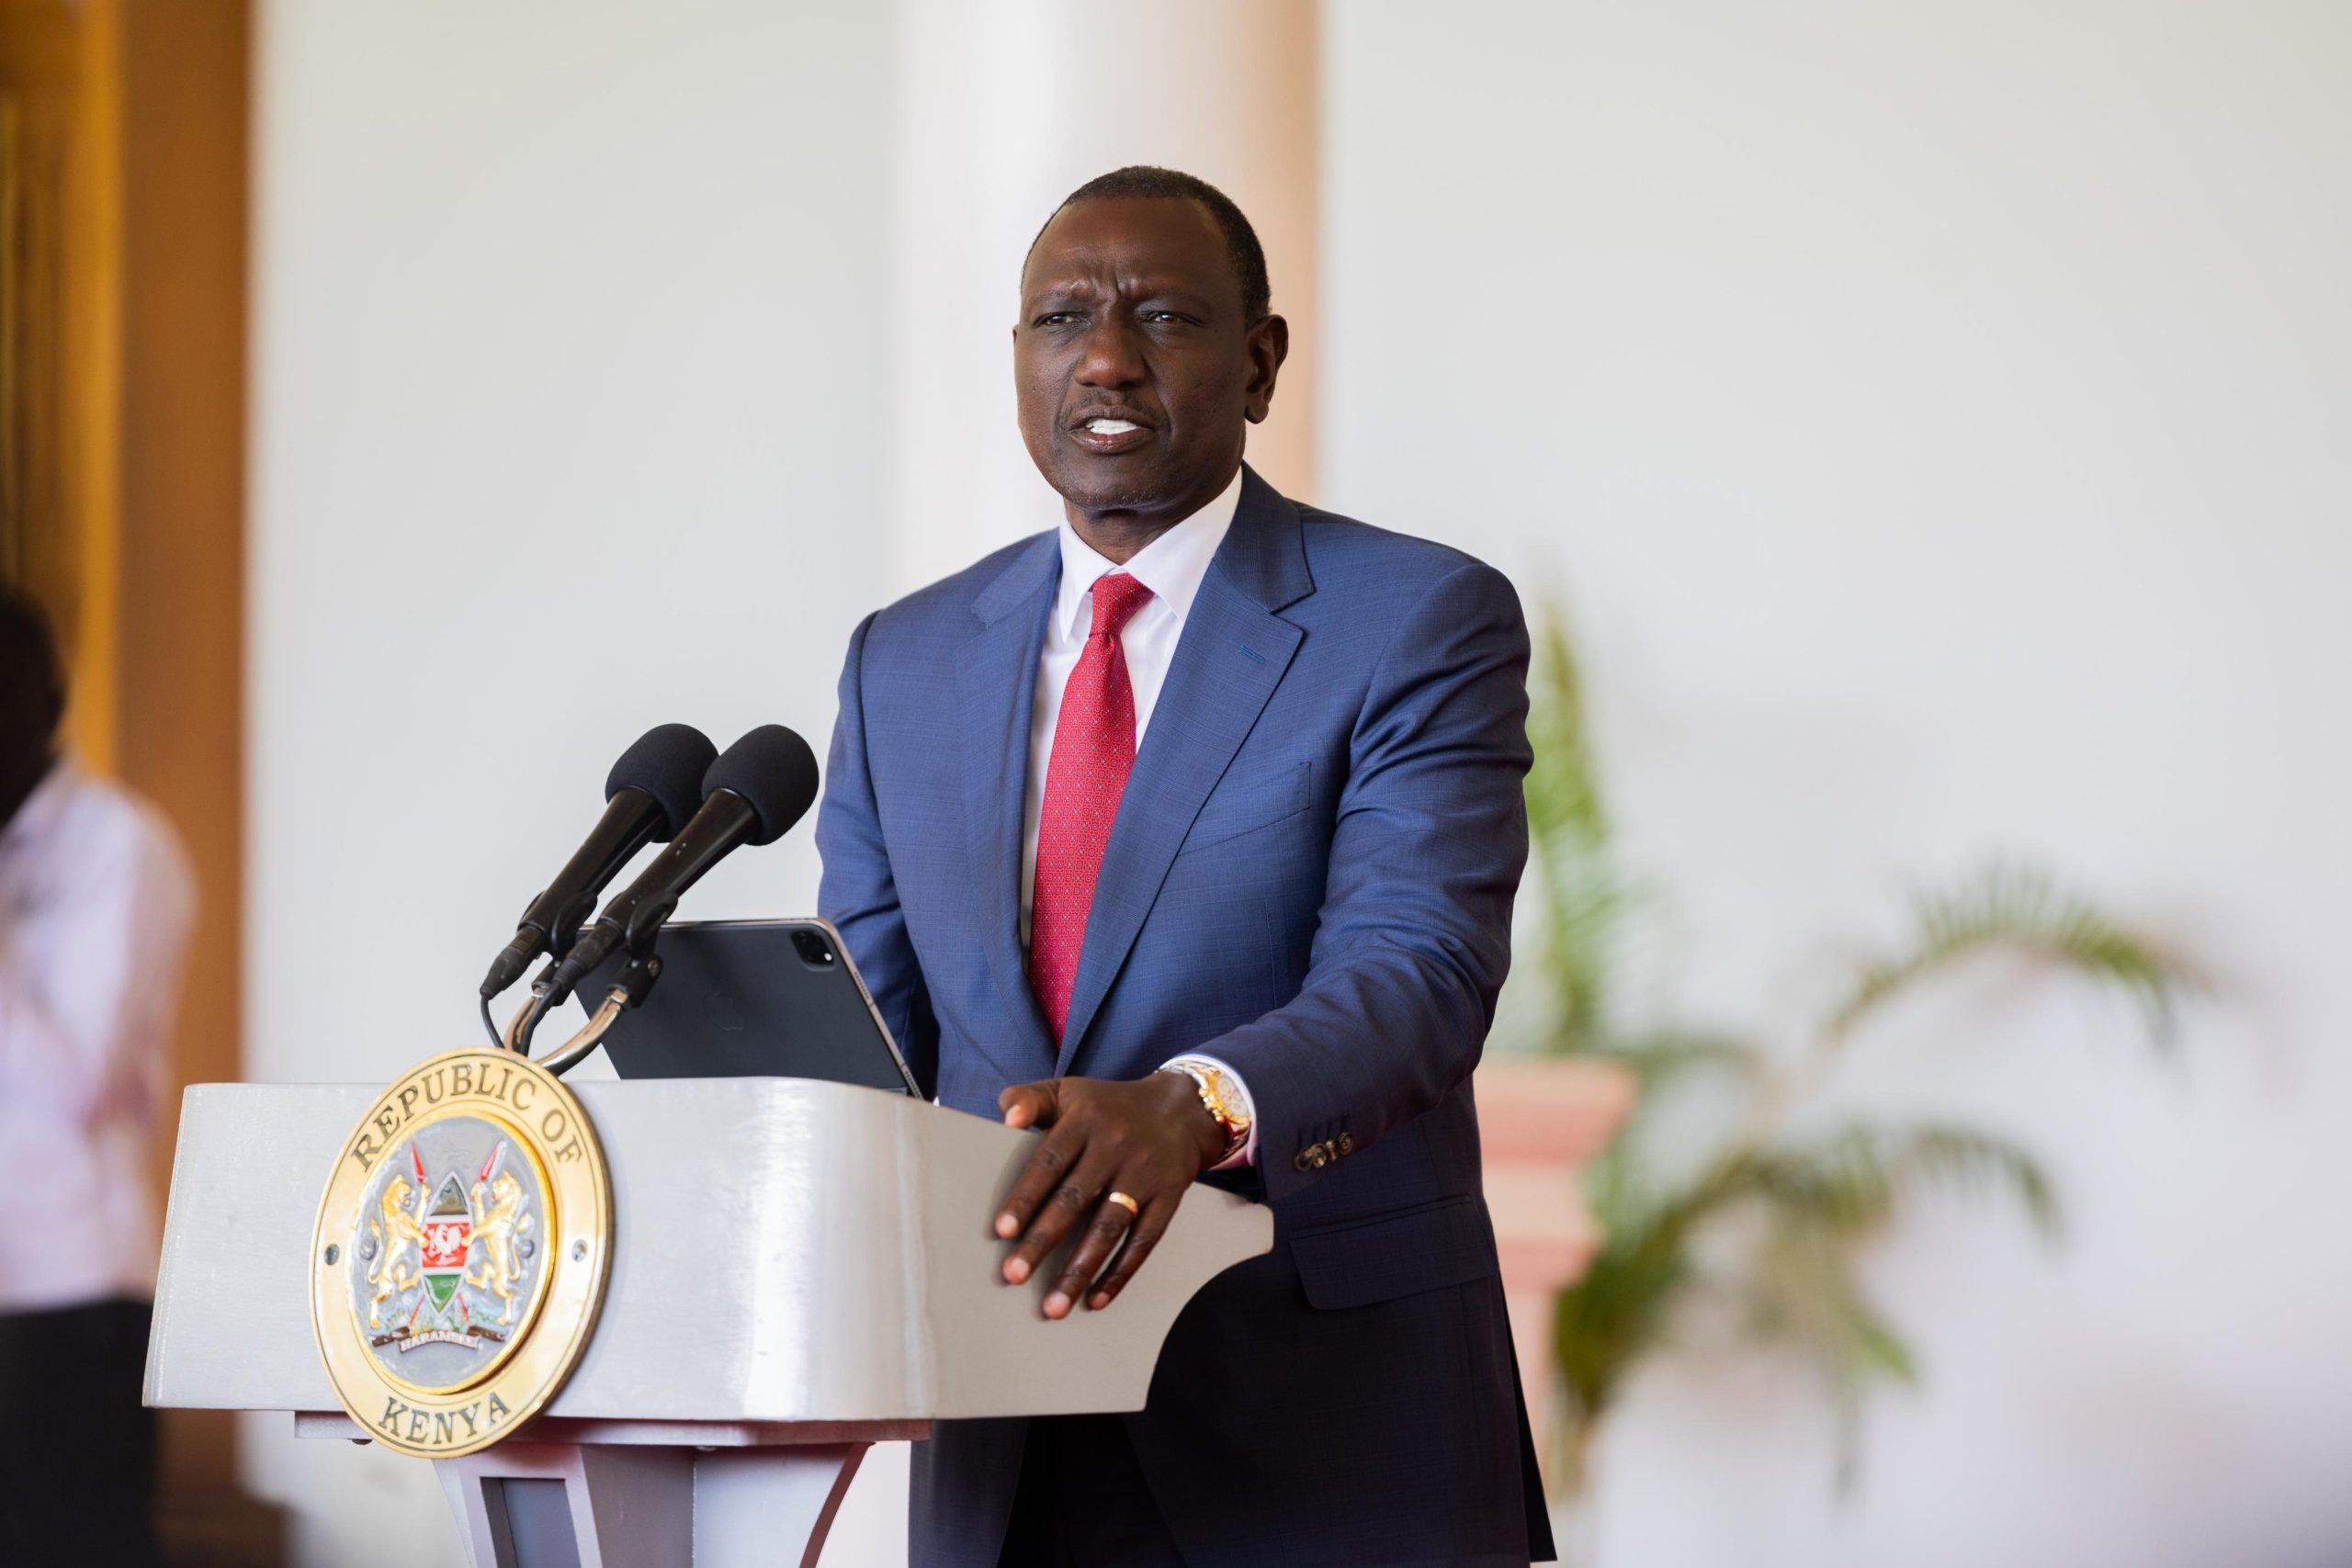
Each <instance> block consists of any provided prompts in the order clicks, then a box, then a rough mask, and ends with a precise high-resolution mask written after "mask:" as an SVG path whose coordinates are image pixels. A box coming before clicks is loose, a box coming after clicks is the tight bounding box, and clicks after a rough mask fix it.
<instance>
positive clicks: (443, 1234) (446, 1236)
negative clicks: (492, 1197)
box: [424, 1171, 474, 1315]
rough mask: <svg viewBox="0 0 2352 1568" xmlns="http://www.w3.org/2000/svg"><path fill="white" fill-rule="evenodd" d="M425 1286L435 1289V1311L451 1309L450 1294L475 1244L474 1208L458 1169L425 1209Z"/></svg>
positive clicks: (449, 1176) (462, 1273)
mask: <svg viewBox="0 0 2352 1568" xmlns="http://www.w3.org/2000/svg"><path fill="white" fill-rule="evenodd" d="M473 1233H474V1222H473V1211H472V1210H471V1209H469V1208H468V1207H467V1206H466V1190H465V1187H464V1186H463V1185H462V1184H461V1183H460V1182H459V1181H458V1176H457V1173H456V1172H455V1171H452V1172H450V1173H449V1174H448V1175H447V1176H445V1177H443V1178H442V1179H441V1185H440V1187H439V1188H438V1189H437V1190H435V1192H434V1194H433V1201H432V1203H431V1204H429V1205H428V1206H427V1207H426V1209H425V1211H424V1288H425V1289H426V1290H427V1291H429V1292H432V1295H433V1310H434V1312H435V1314H436V1315H438V1314H444V1313H447V1311H448V1310H449V1301H450V1298H451V1297H453V1296H455V1295H456V1294H457V1293H458V1284H459V1282H460V1281H462V1280H464V1279H465V1275H466V1248H467V1247H470V1246H471V1245H472V1244H473Z"/></svg>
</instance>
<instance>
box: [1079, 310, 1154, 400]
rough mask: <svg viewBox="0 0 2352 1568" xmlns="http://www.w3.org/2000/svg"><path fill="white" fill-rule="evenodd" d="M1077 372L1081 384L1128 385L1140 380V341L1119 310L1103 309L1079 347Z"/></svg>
mask: <svg viewBox="0 0 2352 1568" xmlns="http://www.w3.org/2000/svg"><path fill="white" fill-rule="evenodd" d="M1077 376H1078V384H1079V385H1080V386H1081V387H1103V388H1111V387H1132V386H1134V385H1135V384H1136V382H1138V381H1140V380H1142V379H1143V378H1144V362H1143V353H1142V344H1140V343H1139V342H1137V340H1136V333H1135V331H1134V323H1133V322H1131V321H1127V320H1126V319H1125V317H1124V315H1122V314H1121V313H1120V312H1117V311H1106V312H1104V315H1103V319H1101V320H1098V321H1096V322H1095V323H1094V325H1093V327H1092V328H1091V330H1089V331H1088V333H1087V334H1086V342H1085V343H1084V344H1082V345H1081V346H1080V352H1079V357H1078V371H1077Z"/></svg>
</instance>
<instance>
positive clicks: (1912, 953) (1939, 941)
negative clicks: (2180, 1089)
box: [1824, 863, 2201, 1048]
mask: <svg viewBox="0 0 2352 1568" xmlns="http://www.w3.org/2000/svg"><path fill="white" fill-rule="evenodd" d="M2002 951H2006V952H2011V953H2023V954H2026V955H2028V956H2030V957H2038V958H2041V959H2045V960H2048V961H2050V962H2052V963H2056V964H2063V965H2065V966H2067V967H2069V968H2072V969H2074V970H2075V971H2076V972H2078V973H2080V974H2082V975H2085V976H2088V977H2090V978H2092V979H2094V980H2098V981H2102V982H2104V983H2106V984H2108V985H2111V986H2114V987H2118V988H2119V989H2120V990H2121V991H2123V992H2124V993H2125V994H2126V995H2127V996H2129V997H2130V998H2131V999H2132V1001H2133V1002H2134V1003H2135V1004H2136V1005H2137V1006H2138V1007H2139V1009H2140V1010H2141V1013H2142V1015H2143V1017H2144V1018H2145V1019H2146V1021H2147V1025H2148V1030H2149V1033H2150V1036H2151V1038H2152V1039H2153V1040H2154V1043H2156V1044H2157V1045H2158V1046H2159V1047H2160V1048H2164V1047H2168V1046H2169V1045H2170V1044H2171V1043H2172V1041H2173V1039H2174V1032H2175V1010H2176V1008H2177V1003H2178V1001H2179V998H2180V997H2181V994H2182V993H2183V992H2184V991H2188V990H2191V989H2194V988H2196V987H2198V986H2199V985H2200V984H2201V981H2200V978H2199V976H2198V974H2197V972H2196V971H2195V969H2194V968H2193V967H2192V966H2190V965H2189V964H2188V963H2187V962H2185V961H2184V960H2182V959H2180V958H2177V957H2176V956H2174V955H2172V954H2169V953H2165V952H2164V951H2162V950H2161V949H2159V948H2158V947H2156V946H2155V945H2154V943H2152V942H2148V941H2147V940H2145V939H2144V938H2142V937H2140V936H2138V935H2135V934H2134V933H2133V932H2131V931H2128V930H2126V929H2125V928H2124V927H2122V926H2121V925H2120V924H2118V923H2117V922H2116V921H2114V920H2113V919H2109V917H2108V916H2107V915H2105V914H2104V913H2102V912H2101V911H2100V910H2099V909H2098V907H2097V906H2095V905H2093V904H2091V903H2090V902H2089V901H2088V900H2086V899H2085V898H2083V897H2079V896H2078V895H2076V894H2075V893H2073V892H2071V891H2069V890H2068V889H2066V888H2064V887H2062V886H2060V885H2059V884H2058V883H2057V881H2056V880H2055V879H2054V878H2052V876H2051V875H2050V874H2047V873H2046V872H2042V871H2040V870H2037V869H2035V868H2032V867H2030V866H2018V865H2008V864H1999V863H1996V864H1993V865H1990V866H1986V867H1984V868H1982V869H1980V870H1978V871H1976V872H1974V873H1973V874H1970V875H1969V876H1967V877H1965V878H1964V879H1962V881H1960V882H1959V883H1957V884H1956V885H1954V886H1951V887H1950V888H1946V889H1943V890H1940V891H1933V890H1931V891H1928V892H1924V893H1921V894H1918V895H1917V896H1915V897H1914V898H1913V900H1912V934H1911V939H1910V942H1909V945H1908V946H1907V947H1905V949H1904V950H1903V951H1901V952H1899V953H1894V954H1891V955H1888V956H1885V957H1882V958H1877V959H1873V960H1871V961H1869V962H1868V963H1865V964H1863V965H1862V966H1861V971H1860V975H1859V976H1857V978H1856V981H1855V984H1854V987H1853V989H1852V990H1851V991H1849V993H1848V994H1847V996H1846V998H1845V999H1844V1000H1843V1001H1841V1002H1840V1003H1838V1006H1837V1007H1836V1008H1835V1009H1834V1010H1831V1012H1830V1014H1829V1016H1828V1019H1827V1021H1826V1024H1825V1026H1824V1032H1825V1034H1826V1035H1827V1036H1829V1037H1831V1038H1837V1037H1840V1036H1843V1035H1845V1034H1846V1033H1848V1032H1850V1031H1851V1030H1852V1029H1853V1027H1854V1026H1855V1024H1856V1023H1858V1022H1859V1021H1860V1020H1861V1019H1862V1018H1863V1017H1864V1016H1865V1015H1866V1014H1868V1013H1869V1012H1871V1010H1873V1009H1875V1008H1877V1007H1879V1006H1880V1005H1882V1004H1883V1003H1884V1002H1885V1001H1886V999H1887V998H1890V997H1892V996H1894V995H1895V994H1896V993H1897V992H1899V991H1902V990H1904V989H1905V988H1906V987H1909V986H1911V985H1912V984H1914V983H1915V982H1917V981H1918V980H1920V979H1922V978H1924V977H1926V976H1930V975H1935V974H1939V973H1940V972H1942V971H1944V970H1947V969H1950V968H1952V967H1954V966H1955V965H1957V964H1961V963H1963V962H1965V961H1966V960H1968V959H1971V958H1973V957H1976V956H1977V955H1979V954H1982V953H1993V952H2002Z"/></svg>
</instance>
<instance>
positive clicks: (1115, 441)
mask: <svg viewBox="0 0 2352 1568" xmlns="http://www.w3.org/2000/svg"><path fill="white" fill-rule="evenodd" d="M1069 434H1070V436H1071V439H1073V440H1075V441H1076V442H1077V443H1078V444H1079V445H1080V446H1083V447H1084V448H1086V449H1087V450H1088V451H1090V452H1100V453H1104V454H1110V455H1115V454H1117V453H1121V452H1131V451H1134V450H1135V449H1136V447H1138V446H1148V445H1149V444H1150V442H1151V427H1150V426H1149V425H1147V424H1144V423H1140V422H1139V421H1136V420H1132V419H1125V418H1123V417H1121V416H1119V415H1117V414H1097V415H1096V416H1094V417H1093V418H1092V419H1087V420H1080V422H1079V423H1077V424H1075V425H1072V426H1071V427H1070V433H1069Z"/></svg>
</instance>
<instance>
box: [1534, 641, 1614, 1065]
mask: <svg viewBox="0 0 2352 1568" xmlns="http://www.w3.org/2000/svg"><path fill="white" fill-rule="evenodd" d="M1534 651H1535V669H1534V672H1533V673H1534V679H1533V681H1532V682H1531V686H1532V690H1531V693H1530V703H1529V711H1528V718H1527V738H1528V740H1529V742H1530V744H1531V745H1532V747H1533V748H1534V752H1535V761H1534V764H1533V766H1532V767H1531V768H1530V769H1529V770H1528V774H1527V786H1526V787H1527V822H1528V833H1529V838H1530V840H1531V843H1530V849H1531V854H1530V857H1529V859H1530V869H1531V870H1532V873H1533V881H1534V885H1535V890H1536V893H1537V895H1538V896H1539V897H1541V898H1542V900H1543V911H1544V975H1545V976H1546V977H1547V978H1548V979H1549V981H1550V983H1551V986H1552V988H1553V991H1554V993H1555V996H1554V1000H1555V1009H1556V1010H1555V1015H1554V1017H1555V1024H1554V1027H1553V1030H1552V1031H1551V1032H1550V1034H1549V1036H1548V1039H1547V1043H1548V1048H1549V1049H1550V1050H1551V1051H1552V1052H1554V1053H1555V1054H1557V1055H1572V1054H1575V1053H1577V1052H1580V1051H1586V1050H1590V1049H1592V1048H1593V1047H1594V1046H1595V1044H1596V1043H1598V1042H1599V1041H1600V1038H1601V1032H1602V1030H1603V1027H1604V1022H1605V1003H1606V996H1607V982H1608V976H1609V972H1610V967H1611V959H1612V957H1613V956H1614V953H1615V948H1616V931H1617V927H1618V925H1619V923H1620V921H1621V920H1622V919H1623V915H1624V912H1625V909H1626V907H1627V904H1628V902H1629V897H1630V895H1629V890H1628V888H1627V886H1626V885H1625V882H1624V880H1623V877H1622V876H1620V874H1618V870H1617V866H1616V860H1615V856H1614V855H1613V854H1612V853H1611V838H1610V833H1611V829H1610V822H1609V814H1608V811H1607V809H1606V808H1605V807H1604V806H1603V804H1602V797H1601V788H1600V767H1599V763H1598V761H1597V760H1596V758H1595V757H1594V755H1593V749H1592V738H1591V734H1590V731H1589V728H1588V727H1587V723H1586V714H1585V700H1584V678H1583V673H1582V671H1579V670H1578V669H1577V660H1576V653H1575V649H1574V648H1573V647H1572V646H1571V644H1570V643H1569V641H1568V637H1567V633H1566V630H1565V623H1564V622H1563V621H1562V620H1561V618H1560V616H1559V615H1557V614H1556V613H1555V614H1554V615H1551V616H1550V617H1549V619H1548V621H1547V623H1546V629H1545V631H1544V635H1543V636H1542V637H1540V638H1539V639H1538V641H1537V644H1536V647H1535V650H1534Z"/></svg>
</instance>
